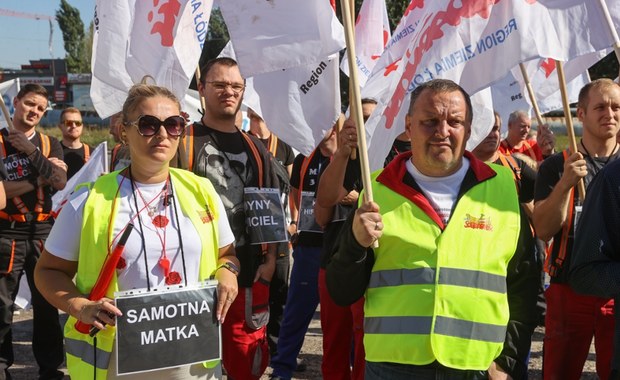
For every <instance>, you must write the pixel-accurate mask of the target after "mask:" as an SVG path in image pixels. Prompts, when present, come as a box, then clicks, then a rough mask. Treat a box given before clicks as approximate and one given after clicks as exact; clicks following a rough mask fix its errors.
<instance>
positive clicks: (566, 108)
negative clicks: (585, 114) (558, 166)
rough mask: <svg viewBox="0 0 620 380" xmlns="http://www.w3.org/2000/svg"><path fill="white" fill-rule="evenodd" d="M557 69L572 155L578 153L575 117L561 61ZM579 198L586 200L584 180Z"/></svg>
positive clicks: (579, 187)
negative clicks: (571, 108) (574, 125)
mask: <svg viewBox="0 0 620 380" xmlns="http://www.w3.org/2000/svg"><path fill="white" fill-rule="evenodd" d="M555 67H556V70H557V71H558V80H559V82H560V93H561V94H562V105H563V106H564V118H565V119H566V132H567V134H568V142H569V147H570V150H571V152H572V153H575V152H577V139H576V138H575V129H574V128H573V115H572V114H571V112H570V104H569V102H568V91H567V90H566V77H565V76H564V66H563V65H562V62H561V61H558V60H556V61H555ZM577 190H578V191H579V198H580V199H581V201H582V202H583V201H584V199H585V198H586V187H585V185H584V183H583V179H581V180H579V183H577Z"/></svg>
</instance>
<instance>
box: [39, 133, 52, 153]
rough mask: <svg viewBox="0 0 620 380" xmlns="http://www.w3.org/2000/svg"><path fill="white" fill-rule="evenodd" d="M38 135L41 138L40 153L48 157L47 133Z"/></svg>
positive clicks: (48, 143)
mask: <svg viewBox="0 0 620 380" xmlns="http://www.w3.org/2000/svg"><path fill="white" fill-rule="evenodd" d="M39 137H40V138H41V153H43V155H44V156H45V157H49V155H50V138H49V136H48V135H44V134H43V133H39Z"/></svg>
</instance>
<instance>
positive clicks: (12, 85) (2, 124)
mask: <svg viewBox="0 0 620 380" xmlns="http://www.w3.org/2000/svg"><path fill="white" fill-rule="evenodd" d="M18 92H19V78H16V79H11V80H7V81H6V82H2V83H0V95H2V100H3V101H4V105H5V106H6V108H7V110H8V111H9V117H13V112H15V108H14V107H13V98H15V97H16V96H17V93H18ZM0 128H8V124H7V122H6V117H5V116H4V113H2V109H1V108H0Z"/></svg>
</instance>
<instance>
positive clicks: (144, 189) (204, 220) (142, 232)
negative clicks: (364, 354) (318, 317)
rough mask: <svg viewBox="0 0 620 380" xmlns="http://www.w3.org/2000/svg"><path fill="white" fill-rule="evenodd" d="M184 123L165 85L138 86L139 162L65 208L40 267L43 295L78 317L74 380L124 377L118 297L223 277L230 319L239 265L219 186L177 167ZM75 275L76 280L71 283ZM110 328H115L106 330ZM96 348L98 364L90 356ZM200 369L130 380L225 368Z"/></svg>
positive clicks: (128, 129)
mask: <svg viewBox="0 0 620 380" xmlns="http://www.w3.org/2000/svg"><path fill="white" fill-rule="evenodd" d="M184 130H185V119H184V118H183V117H181V116H180V105H179V102H178V100H177V99H176V97H175V96H174V95H173V94H172V93H171V92H170V91H169V90H167V89H165V88H163V87H157V86H153V85H145V84H139V85H135V86H134V87H132V88H131V89H130V91H129V95H128V97H127V100H126V102H125V104H124V106H123V111H122V126H121V132H122V133H124V134H125V136H126V138H127V142H128V147H129V150H130V154H131V165H130V166H129V167H128V168H126V169H123V170H121V171H116V172H113V173H110V174H107V175H104V176H102V177H100V178H99V179H97V181H95V182H94V183H90V184H88V185H86V186H83V187H81V188H79V189H78V190H77V191H76V192H75V193H74V194H73V195H72V197H71V199H70V200H69V202H68V203H67V204H66V205H65V206H64V208H63V210H62V211H61V213H60V215H59V216H58V219H57V221H56V224H55V226H54V229H53V231H52V233H51V234H50V238H49V239H48V240H47V242H46V244H45V250H44V252H43V255H42V256H41V259H40V261H39V263H38V265H37V269H36V283H37V286H38V288H39V289H40V290H41V292H42V294H43V295H44V296H45V297H46V298H47V299H48V300H50V302H52V303H53V304H54V305H56V306H58V307H59V308H60V309H62V310H64V311H65V312H67V313H68V314H69V315H70V317H69V320H68V321H67V324H66V326H65V338H66V342H67V344H66V348H67V367H68V369H69V373H70V375H71V377H73V378H76V379H86V378H92V376H93V373H94V374H95V377H96V378H97V379H111V378H116V367H115V361H116V358H115V355H114V352H113V351H114V337H115V333H116V329H115V328H113V327H111V326H114V325H115V319H116V318H124V316H123V314H122V313H121V311H120V310H119V309H118V308H117V307H116V306H115V304H114V301H113V298H114V292H115V291H118V290H121V291H122V290H127V289H141V288H146V289H147V290H148V292H151V291H153V288H156V287H161V286H164V285H174V284H179V283H184V284H185V285H186V286H187V285H188V284H190V285H191V284H195V283H197V282H200V281H204V280H207V279H209V278H210V277H211V276H213V275H215V278H216V279H217V280H218V282H219V283H218V290H217V293H218V297H217V305H216V310H217V318H218V320H219V321H220V322H224V321H225V320H226V315H227V312H228V310H229V307H230V305H231V304H232V302H233V300H234V299H235V297H236V295H237V280H236V275H237V273H238V271H239V262H238V260H237V259H236V257H235V251H234V248H233V246H232V242H233V240H234V237H233V235H232V232H231V230H230V227H229V225H228V221H227V219H226V218H224V217H223V216H224V214H225V210H224V208H223V205H222V202H221V200H220V198H219V196H218V195H217V193H216V192H215V190H214V188H213V186H212V185H211V183H210V182H209V181H208V180H206V179H204V178H200V177H198V176H196V175H193V174H191V173H188V172H187V171H184V170H177V169H173V168H170V160H171V159H172V157H173V156H174V155H175V153H176V150H177V146H178V144H179V140H180V137H181V135H182V134H183V133H184ZM130 224H132V225H135V230H134V231H133V234H131V235H130V236H129V239H128V240H127V243H126V244H125V250H124V252H123V253H122V256H121V257H120V259H119V262H118V264H117V265H116V267H115V269H116V270H115V272H116V273H115V275H114V276H113V277H111V278H112V280H111V283H109V284H107V286H106V287H105V288H104V289H107V291H106V292H105V294H106V296H105V297H104V298H102V299H99V300H97V299H95V300H89V299H88V298H86V297H85V296H84V294H89V293H90V292H91V290H92V289H93V287H94V286H95V283H96V282H97V279H98V277H99V276H100V272H101V270H102V267H103V265H104V262H105V260H106V256H107V255H108V253H109V252H110V250H111V249H112V248H113V247H114V246H115V245H117V243H118V240H119V236H120V235H121V234H122V233H123V231H125V229H126V228H128V226H129V225H130ZM74 276H76V282H75V284H74V283H73V281H72V279H73V277H74ZM77 321H80V322H82V323H85V324H89V325H93V326H94V327H95V328H97V329H100V330H101V331H100V332H99V333H98V334H97V336H96V337H92V336H90V335H89V334H83V333H81V332H79V331H78V330H76V327H75V324H76V322H77ZM106 325H107V326H106ZM93 349H96V350H97V352H98V353H97V362H96V367H93V365H94V364H95V363H93V362H92V361H91V360H90V359H89V358H90V356H89V355H91V354H92V350H93ZM212 367H213V365H204V366H203V364H202V363H199V364H194V365H191V366H190V365H188V366H181V367H176V368H169V369H164V370H159V371H157V372H147V373H146V374H144V373H142V374H136V375H135V376H134V375H129V376H122V378H123V379H124V378H130V379H147V378H148V379H150V378H153V376H155V377H157V378H162V379H163V378H175V379H199V378H200V379H205V378H209V379H211V378H219V377H220V376H221V375H220V374H219V372H220V371H219V367H217V368H212Z"/></svg>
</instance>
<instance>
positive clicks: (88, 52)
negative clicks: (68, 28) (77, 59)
mask: <svg viewBox="0 0 620 380" xmlns="http://www.w3.org/2000/svg"><path fill="white" fill-rule="evenodd" d="M94 37H95V23H94V22H92V21H91V22H90V25H88V30H86V35H85V36H84V41H83V45H84V61H85V64H86V71H83V72H86V73H88V72H90V62H91V59H92V56H93V39H94Z"/></svg>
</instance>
